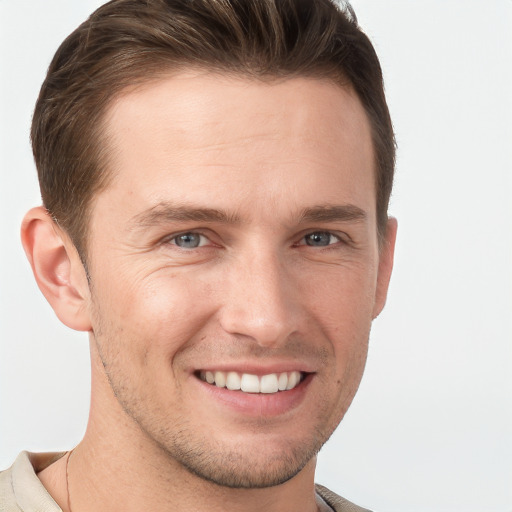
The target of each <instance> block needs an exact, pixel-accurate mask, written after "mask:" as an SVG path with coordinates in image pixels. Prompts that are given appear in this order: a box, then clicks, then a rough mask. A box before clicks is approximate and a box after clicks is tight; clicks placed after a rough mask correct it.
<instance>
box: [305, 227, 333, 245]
mask: <svg viewBox="0 0 512 512" xmlns="http://www.w3.org/2000/svg"><path fill="white" fill-rule="evenodd" d="M304 241H305V242H306V245H310V246H312V247H326V246H328V245H331V244H333V243H336V242H339V238H338V237H337V236H335V235H333V234H332V233H329V232H328V231H315V232H314V233H309V235H306V236H305V237H304Z"/></svg>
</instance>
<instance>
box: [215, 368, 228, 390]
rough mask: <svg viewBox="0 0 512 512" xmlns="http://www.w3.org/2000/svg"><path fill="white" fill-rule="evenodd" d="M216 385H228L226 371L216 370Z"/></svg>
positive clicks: (219, 386)
mask: <svg viewBox="0 0 512 512" xmlns="http://www.w3.org/2000/svg"><path fill="white" fill-rule="evenodd" d="M215 385H216V386H217V387H218V388H224V387H226V374H225V373H224V372H215Z"/></svg>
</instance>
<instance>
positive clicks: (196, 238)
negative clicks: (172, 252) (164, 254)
mask: <svg viewBox="0 0 512 512" xmlns="http://www.w3.org/2000/svg"><path fill="white" fill-rule="evenodd" d="M169 242H170V243H171V244H173V245H177V246H178V247H181V248H182V249H196V248H197V247H202V246H203V245H206V244H207V243H208V238H206V237H205V236H204V235H201V234H200V233H194V232H190V233H182V234H181V235H177V236H175V237H173V238H171V239H170V240H169Z"/></svg>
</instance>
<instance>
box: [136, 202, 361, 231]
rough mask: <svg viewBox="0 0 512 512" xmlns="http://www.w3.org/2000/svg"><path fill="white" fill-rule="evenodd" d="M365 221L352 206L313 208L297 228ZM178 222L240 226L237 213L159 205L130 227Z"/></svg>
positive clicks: (306, 210)
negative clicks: (301, 225) (318, 224)
mask: <svg viewBox="0 0 512 512" xmlns="http://www.w3.org/2000/svg"><path fill="white" fill-rule="evenodd" d="M366 219H367V214H366V212H365V211H364V210H363V209H361V208H359V207H358V206H355V205H352V204H345V205H330V204H327V205H318V206H312V207H309V208H304V209H303V210H302V211H301V212H300V214H299V224H306V223H311V222H362V221H365V220H366ZM180 221H181V222H183V221H191V222H220V223H223V224H240V223H241V218H240V216H239V215H238V214H236V213H228V212H225V211H223V210H218V209H216V208H199V207H193V206H185V205H176V204H170V203H166V202H162V203H158V204H157V205H155V206H153V207H151V208H149V209H148V210H145V211H143V212H141V213H139V214H137V215H135V216H134V217H132V219H131V220H130V223H129V225H130V227H131V228H132V229H146V228H149V227H151V226H155V225H159V224H165V223H167V222H180Z"/></svg>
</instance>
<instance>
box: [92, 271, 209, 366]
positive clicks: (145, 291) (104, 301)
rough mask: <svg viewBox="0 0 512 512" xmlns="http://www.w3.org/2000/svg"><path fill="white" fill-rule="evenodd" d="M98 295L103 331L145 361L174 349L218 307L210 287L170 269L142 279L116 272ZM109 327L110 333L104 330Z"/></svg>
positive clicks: (191, 335)
mask: <svg viewBox="0 0 512 512" xmlns="http://www.w3.org/2000/svg"><path fill="white" fill-rule="evenodd" d="M98 288H101V290H102V293H101V294H100V295H98V296H96V297H95V302H96V310H97V311H98V312H99V314H98V315H97V317H99V318H98V322H96V327H97V328H98V329H99V331H100V333H102V332H103V333H104V334H108V337H109V338H110V341H109V343H112V344H117V345H122V346H124V348H125V349H126V350H127V351H129V352H131V353H132V354H133V355H135V354H137V355H138V357H140V358H144V359H145V360H147V358H148V353H149V355H150V356H151V354H154V356H155V357H156V358H162V357H165V358H166V359H168V358H172V356H173V353H174V352H175V351H177V350H179V348H180V346H181V345H183V344H184V343H186V342H187V340H189V339H190V338H192V337H193V336H194V334H195V333H196V332H197V331H198V330H199V329H200V328H201V327H202V325H204V323H205V322H206V320H207V318H209V316H211V311H212V309H213V308H214V305H213V302H212V300H211V298H210V297H211V293H210V291H209V287H208V286H207V285H205V284H204V283H202V282H201V281H200V280H198V279H197V278H192V277H190V276H187V275H183V274H173V273H171V272H166V273H163V272H160V273H158V274H157V273H154V274H152V275H146V276H145V277H144V278H140V279H137V278H133V277H131V278H128V277H127V276H123V275H122V274H118V275H117V276H116V280H115V282H112V283H111V285H110V286H101V287H98ZM107 330H108V333H107V332H105V331H107Z"/></svg>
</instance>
